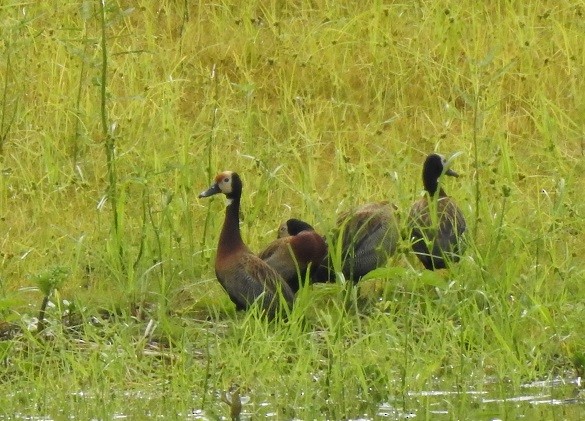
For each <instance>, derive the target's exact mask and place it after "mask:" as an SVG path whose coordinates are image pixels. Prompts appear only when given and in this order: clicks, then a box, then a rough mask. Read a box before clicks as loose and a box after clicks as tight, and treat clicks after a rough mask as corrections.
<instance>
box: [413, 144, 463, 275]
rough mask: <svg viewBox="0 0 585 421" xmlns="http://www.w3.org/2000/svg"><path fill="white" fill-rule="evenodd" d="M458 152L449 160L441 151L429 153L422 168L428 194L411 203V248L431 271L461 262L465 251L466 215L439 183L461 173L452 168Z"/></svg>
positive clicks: (424, 184)
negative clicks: (446, 176)
mask: <svg viewBox="0 0 585 421" xmlns="http://www.w3.org/2000/svg"><path fill="white" fill-rule="evenodd" d="M459 154H460V153H456V154H454V155H453V156H451V157H450V158H449V159H448V160H447V159H445V158H444V157H443V156H441V155H439V154H430V155H428V156H427V158H426V159H425V162H424V165H423V171H422V179H423V186H424V189H425V195H424V197H422V198H420V199H418V200H417V201H416V202H415V203H414V204H413V205H412V208H411V209H410V213H409V216H408V224H407V225H408V229H409V232H410V238H411V242H412V250H413V251H414V253H415V254H416V256H417V257H418V259H419V260H420V261H421V263H422V264H423V265H424V267H425V268H426V269H429V270H435V269H444V268H446V267H448V265H449V264H450V263H455V262H458V261H459V260H460V258H461V255H462V254H463V252H464V251H465V239H464V233H465V229H466V223H465V217H464V216H463V213H462V212H461V210H460V209H459V207H458V206H457V204H456V203H455V201H454V200H453V199H451V198H450V197H449V196H447V194H446V193H445V190H444V189H443V188H442V186H441V184H440V182H441V178H442V176H443V175H448V176H451V177H458V176H459V175H458V174H457V173H456V172H455V171H453V169H451V163H452V161H453V159H454V158H455V157H457V156H458V155H459Z"/></svg>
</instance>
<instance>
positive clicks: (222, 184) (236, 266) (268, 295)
mask: <svg viewBox="0 0 585 421" xmlns="http://www.w3.org/2000/svg"><path fill="white" fill-rule="evenodd" d="M218 193H223V194H224V195H225V196H226V198H227V207H226V210H225V219H224V222H223V227H222V229H221V234H220V236H219V243H218V246H217V255H216V258H215V274H216V276H217V280H218V281H219V283H220V284H221V285H222V287H223V288H224V290H225V291H226V292H227V293H228V295H229V297H230V299H231V300H232V302H233V303H234V304H235V305H236V309H238V310H245V309H248V308H249V307H250V306H251V305H252V304H253V303H254V302H255V301H258V300H259V299H260V297H261V300H260V302H259V304H260V305H261V307H262V309H263V310H264V312H265V313H266V315H267V316H268V317H269V318H273V317H274V316H275V315H276V314H277V313H278V312H279V311H280V310H282V308H281V304H282V303H286V305H287V306H288V307H289V308H292V304H293V300H294V294H293V292H292V291H291V289H290V287H289V286H288V285H287V284H286V282H284V280H283V279H282V277H281V276H280V275H279V274H278V273H277V272H276V271H275V270H274V269H272V268H271V267H270V266H269V265H268V264H267V263H265V262H264V261H263V260H262V259H260V258H259V257H257V256H256V255H254V253H252V252H251V251H250V249H249V248H248V247H247V246H246V245H245V244H244V242H243V240H242V236H241V233H240V223H239V212H240V198H241V196H242V180H241V179H240V176H239V175H238V174H237V173H235V172H232V171H224V172H222V173H219V174H218V175H217V176H216V177H215V183H214V184H213V185H211V187H209V189H207V190H206V191H204V192H202V193H201V194H199V197H200V198H201V197H209V196H213V195H215V194H218ZM281 297H282V299H281Z"/></svg>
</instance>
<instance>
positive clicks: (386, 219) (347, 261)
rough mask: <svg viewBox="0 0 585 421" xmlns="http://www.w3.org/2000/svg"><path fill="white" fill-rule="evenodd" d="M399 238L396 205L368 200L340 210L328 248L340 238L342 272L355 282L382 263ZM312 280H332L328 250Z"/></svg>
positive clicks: (331, 267) (393, 250) (333, 276)
mask: <svg viewBox="0 0 585 421" xmlns="http://www.w3.org/2000/svg"><path fill="white" fill-rule="evenodd" d="M399 238H400V234H399V229H398V216H397V214H396V207H395V206H394V205H393V204H391V203H388V202H378V203H368V204H365V205H362V206H360V207H358V208H357V209H354V210H351V211H348V212H344V213H342V214H341V215H340V216H339V217H338V219H337V226H336V228H335V229H334V230H333V232H332V235H331V238H330V241H331V243H332V244H333V245H331V244H330V247H333V249H337V248H339V246H338V245H336V244H338V242H339V241H341V262H342V273H343V275H344V276H345V278H346V279H351V280H352V281H354V282H357V281H358V280H359V279H360V278H361V277H362V276H364V275H365V274H366V273H368V272H370V271H372V270H374V269H376V268H379V267H381V266H384V265H385V264H386V262H387V261H388V257H389V256H391V255H392V254H394V252H395V251H396V248H397V245H398V240H399ZM314 279H315V282H328V281H334V280H335V273H334V271H333V263H332V257H331V253H329V255H328V257H327V258H326V260H325V261H324V262H323V264H322V265H321V266H320V267H319V269H318V270H317V272H316V273H315V275H314Z"/></svg>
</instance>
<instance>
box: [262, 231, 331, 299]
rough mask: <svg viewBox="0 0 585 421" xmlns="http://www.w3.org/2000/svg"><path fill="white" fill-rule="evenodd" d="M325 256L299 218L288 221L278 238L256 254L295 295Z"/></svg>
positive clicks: (322, 243)
mask: <svg viewBox="0 0 585 421" xmlns="http://www.w3.org/2000/svg"><path fill="white" fill-rule="evenodd" d="M326 255H327V244H326V243H325V240H324V239H323V237H321V236H320V235H319V234H317V233H316V232H315V230H314V229H313V227H312V226H311V225H309V224H308V223H306V222H304V221H301V220H299V219H289V220H288V221H286V222H284V223H283V224H282V225H281V226H280V228H279V230H278V239H276V240H275V241H273V242H272V243H270V244H269V245H268V246H267V247H266V248H265V249H264V250H263V251H262V252H261V253H260V254H259V255H258V257H260V258H261V259H262V260H264V261H265V262H266V263H268V265H270V266H271V267H272V268H273V269H274V270H276V271H277V272H278V273H279V274H280V276H282V278H283V279H284V280H285V281H286V282H287V283H288V285H289V286H290V288H291V290H292V291H293V292H294V293H296V292H297V291H298V290H299V288H300V284H301V282H303V281H304V280H305V279H307V270H309V278H310V275H311V274H312V273H313V272H314V271H315V270H316V269H317V267H318V266H319V265H320V264H321V262H322V261H323V258H324V257H325V256H326Z"/></svg>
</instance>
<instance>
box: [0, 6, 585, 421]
mask: <svg viewBox="0 0 585 421" xmlns="http://www.w3.org/2000/svg"><path fill="white" fill-rule="evenodd" d="M584 14H585V6H584V5H583V4H582V2H579V1H561V2H558V3H554V4H553V3H551V4H546V3H543V2H536V1H529V2H524V3H520V2H494V4H487V3H486V4H483V3H481V4H480V3H477V2H471V1H463V2H444V3H443V4H438V3H437V2H424V1H422V2H417V3H412V4H410V3H408V2H406V3H385V2H368V3H364V4H361V3H355V4H353V3H349V2H348V4H343V3H332V4H329V3H327V2H319V1H317V2H304V1H299V2H279V1H272V2H247V4H240V2H233V4H232V3H228V2H221V1H220V2H216V3H208V2H199V3H196V2H189V1H183V2H181V1H171V0H169V1H158V2H155V1H151V0H143V1H141V2H120V1H119V2H106V3H105V5H104V6H103V7H102V4H101V3H100V2H92V1H85V2H83V1H65V2H61V4H59V5H56V4H45V3H44V2H38V4H37V2H30V3H26V2H25V3H23V2H16V1H8V2H5V4H3V5H2V6H0V21H1V22H2V25H1V29H0V30H1V33H2V38H1V41H0V42H1V44H0V47H1V48H2V52H3V53H2V55H1V56H0V75H2V77H1V78H0V84H1V86H0V92H1V93H0V112H1V117H0V166H1V168H2V172H1V175H0V244H1V248H0V252H1V254H0V323H2V324H1V325H0V327H1V329H0V331H1V332H2V333H3V336H2V339H3V340H0V363H1V365H2V366H3V367H4V368H3V370H4V374H0V388H1V390H2V393H1V394H0V395H3V396H4V397H2V398H0V403H1V404H0V408H4V409H3V410H0V413H2V411H4V413H5V414H15V413H16V412H19V411H21V413H22V414H23V415H26V414H33V415H35V414H36V415H49V416H51V417H54V418H58V417H59V416H61V415H60V414H62V413H63V414H67V413H71V412H70V411H76V410H77V411H84V412H81V413H79V414H78V416H80V417H88V416H91V417H100V418H110V417H111V416H112V415H113V414H116V413H131V414H135V415H139V414H144V415H156V413H157V412H156V411H162V412H163V413H166V414H168V413H169V412H168V411H171V410H172V411H176V414H177V416H180V417H182V416H185V414H187V413H190V411H195V412H194V414H195V415H194V416H201V417H210V418H214V417H218V416H227V415H228V413H229V409H228V406H227V404H226V403H225V402H223V401H222V398H221V393H222V391H227V390H228V389H229V388H230V387H232V386H233V385H234V384H238V385H239V387H240V391H241V392H240V393H241V395H242V396H244V397H245V398H246V399H249V401H246V400H245V399H244V411H245V412H246V411H247V412H248V413H250V414H251V415H253V416H261V415H266V414H276V415H275V416H277V417H279V418H290V417H293V416H296V417H298V418H302V419H307V418H315V417H317V418H319V417H321V416H322V414H325V416H327V417H328V418H330V419H340V418H357V417H360V416H364V417H374V416H376V414H377V411H379V408H380V407H381V406H383V405H382V404H383V403H388V404H389V407H390V408H393V409H395V410H396V412H392V411H390V415H388V416H389V417H400V416H402V415H403V414H404V413H405V412H410V411H412V412H415V413H419V414H421V416H429V415H428V414H430V413H431V412H430V411H431V410H432V408H433V406H432V405H431V403H429V401H428V399H427V398H424V395H421V394H420V392H421V391H424V390H429V389H445V390H449V391H455V392H461V394H460V395H457V396H458V398H457V399H454V398H453V399H447V398H445V400H448V402H449V406H448V411H449V414H450V415H449V416H452V417H453V418H461V417H462V416H463V415H464V414H466V413H469V411H470V408H474V410H475V411H478V414H479V415H484V413H483V412H482V411H484V410H485V405H484V404H482V403H481V402H479V403H478V402H477V401H476V400H474V399H473V395H467V394H465V392H468V391H478V392H482V391H489V393H490V396H491V395H494V396H508V395H510V396H511V395H514V394H516V393H519V392H520V391H521V390H522V385H523V384H526V382H529V381H533V380H535V379H551V378H556V377H560V378H563V379H566V380H567V381H569V380H570V379H573V378H575V377H577V376H578V375H582V374H583V365H584V360H585V352H584V351H583V349H585V340H584V339H583V335H582V332H583V331H584V329H585V326H584V324H583V323H584V322H583V320H584V318H583V315H584V313H585V304H583V303H584V302H585V300H584V297H585V287H584V286H583V285H584V284H583V276H584V269H585V266H584V264H583V260H584V259H583V256H584V255H585V250H584V246H583V244H584V241H583V239H584V238H583V228H584V225H585V224H584V222H583V217H582V216H583V214H584V212H585V209H584V207H583V203H582V200H581V195H580V186H582V184H583V182H584V181H585V180H584V177H583V170H584V168H585V162H584V161H583V153H584V150H585V149H584V147H585V143H584V116H585V102H584V99H583V95H582V92H583V91H584V79H583V74H582V73H583V68H585V54H584V51H583V42H582V40H583V35H584V32H585V16H584ZM431 151H439V152H441V153H445V154H450V153H452V152H455V151H462V152H463V154H462V155H461V156H460V157H459V158H458V159H457V162H456V163H455V167H456V169H457V170H458V171H459V172H460V173H462V174H463V177H461V178H459V179H457V180H448V182H447V185H446V186H445V187H446V190H447V192H448V193H449V194H450V195H452V196H453V197H454V198H455V199H456V200H457V201H458V203H459V205H460V206H461V208H462V209H463V211H464V213H465V214H466V217H467V220H468V223H469V227H470V248H469V250H468V252H467V254H466V256H465V259H463V261H462V262H461V263H460V264H459V265H457V266H456V267H454V268H453V269H452V270H451V271H450V272H449V273H443V274H431V273H427V272H424V271H422V269H421V266H420V265H419V263H418V262H417V261H415V259H413V258H412V256H411V255H409V253H408V252H407V245H406V244H404V247H403V249H404V251H406V252H403V253H399V254H398V255H396V256H395V257H394V258H392V259H391V261H390V262H389V264H388V269H387V270H386V271H381V272H379V273H378V274H377V275H376V276H372V277H371V278H372V279H369V280H366V281H365V282H363V284H362V285H361V288H360V291H359V292H355V293H356V294H359V295H360V296H361V298H362V299H360V300H359V305H360V306H362V307H360V309H359V310H358V311H356V309H350V310H348V309H347V308H345V307H343V306H342V305H341V304H340V303H341V302H342V297H343V295H344V294H345V293H347V292H346V291H345V289H344V286H343V285H330V286H316V287H314V288H310V289H308V290H307V291H303V295H302V296H301V297H299V300H298V302H297V308H296V309H295V312H296V314H295V315H294V317H293V319H292V321H290V322H288V323H281V324H277V325H276V326H274V325H266V324H265V323H262V322H261V321H259V320H257V318H255V317H254V315H246V314H238V315H236V314H235V313H234V311H233V308H232V306H231V303H230V301H229V299H228V298H227V296H226V295H225V293H224V292H223V291H222V290H221V288H220V287H219V284H218V283H217V281H216V280H215V277H214V274H213V258H214V252H215V247H216V242H217V237H218V233H219V229H220V226H221V224H222V221H223V207H224V204H223V201H222V200H212V201H211V202H209V201H200V200H198V199H197V194H198V193H199V192H200V191H202V190H203V189H204V188H206V187H207V186H208V185H209V183H210V182H211V180H212V177H213V175H214V174H215V173H216V172H217V171H219V170H224V169H230V170H234V171H238V172H239V173H240V175H241V176H242V178H243V181H244V194H243V202H242V207H243V215H242V218H243V222H242V231H243V236H244V240H245V241H246V242H247V243H248V244H249V245H250V247H251V248H252V249H253V250H260V249H261V248H262V247H263V246H264V245H265V244H267V243H268V242H269V241H270V240H272V239H273V238H274V237H275V235H276V228H277V227H278V225H279V223H280V222H281V221H282V220H284V219H287V218H289V217H300V218H303V219H305V220H307V221H309V222H311V223H312V224H314V225H315V227H316V228H317V229H319V230H320V231H322V232H325V231H327V229H328V228H329V227H330V226H331V224H332V222H333V221H334V220H335V217H336V215H337V214H338V213H339V212H341V211H343V210H346V209H349V208H350V207H352V206H353V205H356V204H360V203H365V202H368V201H375V200H390V201H392V202H394V203H395V204H396V205H397V206H398V207H399V209H400V211H401V212H403V214H404V213H405V212H407V211H408V209H409V206H410V204H411V203H412V202H413V201H414V200H415V199H416V198H417V197H418V196H419V194H420V192H421V190H422V182H421V180H420V171H421V166H422V162H423V160H424V157H425V155H426V154H427V153H429V152H431ZM46 297H48V300H45V302H44V303H45V304H46V306H47V308H46V311H45V317H46V322H45V323H46V329H45V331H44V333H43V334H41V335H37V334H35V333H34V330H35V327H36V325H37V324H36V320H34V319H33V318H38V317H39V315H40V314H41V313H40V308H41V306H42V305H43V300H44V299H45V298H46ZM356 303H357V300H356ZM357 305H358V304H356V306H357ZM303 315H304V317H303ZM29 328H30V329H29ZM564 397H565V398H567V396H564ZM468 398H469V399H468ZM230 399H231V398H230V397H229V396H228V397H226V399H225V400H227V401H230ZM80 402H82V403H83V405H82V404H80ZM160 402H162V403H163V405H161V404H160ZM59 408H61V409H59ZM67 408H70V409H67ZM574 409H575V408H574V407H570V406H569V408H568V409H565V408H564V409H563V410H566V411H569V412H570V411H572V410H574ZM490 410H491V409H490ZM510 410H511V409H509V408H508V407H507V406H505V405H501V406H499V407H498V408H496V410H495V411H496V412H498V413H499V414H500V415H501V414H505V413H507V412H506V411H510ZM515 410H517V409H515ZM546 410H547V411H555V408H554V407H551V408H547V409H546ZM59 411H62V412H59ZM141 411H142V412H141ZM198 411H202V412H198ZM425 414H426V415H425ZM514 414H516V413H514ZM571 414H572V412H571ZM508 415H510V414H508ZM512 415H513V414H512ZM529 415H534V414H532V413H530V414H529Z"/></svg>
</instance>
